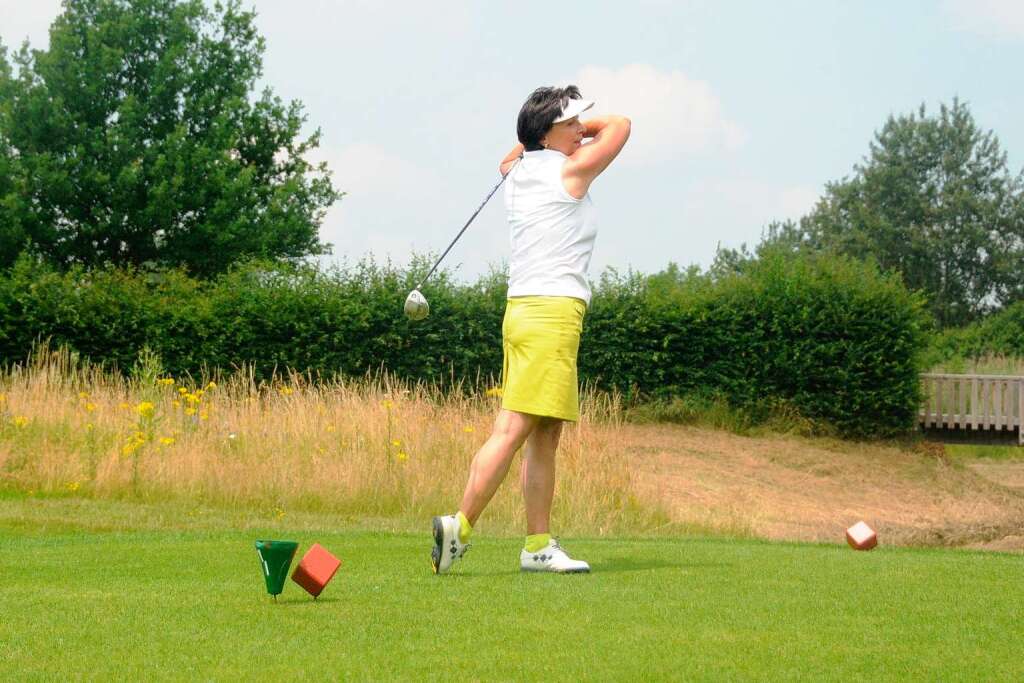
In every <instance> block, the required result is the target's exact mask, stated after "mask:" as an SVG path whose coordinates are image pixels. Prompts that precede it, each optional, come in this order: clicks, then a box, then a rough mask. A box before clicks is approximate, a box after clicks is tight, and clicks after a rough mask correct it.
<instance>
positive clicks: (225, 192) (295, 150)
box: [0, 0, 341, 276]
mask: <svg viewBox="0 0 1024 683" xmlns="http://www.w3.org/2000/svg"><path fill="white" fill-rule="evenodd" d="M254 18H255V15H254V13H253V12H249V11H242V10H241V9H240V2H239V0H228V2H227V3H226V4H221V3H219V2H218V3H216V4H214V5H213V6H212V7H208V6H207V4H206V3H204V2H203V0H64V3H63V11H62V13H61V15H60V16H59V17H58V18H57V19H56V21H55V22H54V23H53V25H52V26H51V29H50V47H49V49H48V50H45V51H44V50H29V48H28V46H27V45H25V46H23V47H22V48H21V50H20V51H19V52H18V53H17V54H16V55H15V63H16V64H17V66H18V69H17V74H16V75H12V74H11V72H10V70H6V71H4V72H3V73H0V93H2V97H3V99H2V101H0V141H4V140H6V141H7V142H8V144H9V145H10V148H11V150H13V154H14V156H15V157H16V161H17V166H18V167H19V168H20V173H21V177H23V178H24V179H25V188H24V196H25V197H26V200H25V201H23V202H21V203H20V205H19V206H18V207H17V210H16V211H15V217H14V218H15V220H13V221H11V222H6V223H5V224H2V225H0V243H4V244H9V243H11V242H12V240H19V241H20V240H21V239H22V237H24V238H27V239H28V240H29V241H30V242H31V244H32V246H33V248H34V249H35V250H36V251H38V252H39V253H40V254H42V255H43V256H45V257H46V258H47V259H49V260H50V261H52V262H53V263H55V264H58V265H60V266H68V265H71V264H75V263H78V264H83V265H86V266H94V265H99V264H102V263H113V264H117V265H136V266H139V265H155V266H185V267H186V268H188V269H189V270H190V271H192V272H194V273H196V274H198V275H201V276H210V275H213V274H215V273H218V272H222V271H224V270H225V269H226V268H227V267H228V266H229V265H230V264H231V263H233V262H235V261H237V260H238V259H240V258H242V257H248V256H255V257H264V258H296V257H302V256H305V255H310V254H320V253H325V252H326V251H328V250H329V247H330V245H325V244H321V243H320V241H319V238H318V226H319V223H320V220H321V219H322V217H323V214H324V212H325V211H326V209H327V208H328V207H329V206H330V205H331V204H332V203H333V202H335V201H336V200H337V199H338V198H339V197H340V196H341V195H340V194H339V193H338V192H336V191H335V189H334V187H333V186H332V184H331V181H330V174H329V172H328V170H327V168H326V165H324V164H320V165H318V166H313V165H311V164H310V163H309V162H308V161H306V159H305V158H304V155H305V154H306V153H307V152H309V151H310V150H311V149H314V148H316V147H317V146H318V145H319V138H320V133H319V131H317V132H315V133H314V134H313V135H311V136H310V137H309V138H307V139H304V140H303V139H301V138H300V128H301V126H302V125H303V123H304V121H305V117H304V115H303V113H302V105H301V103H299V102H291V103H289V104H287V105H286V104H285V103H283V102H282V101H281V100H280V98H278V97H276V96H274V94H273V93H272V92H271V90H270V89H265V90H263V92H262V93H261V94H260V95H259V96H258V97H256V96H255V94H254V88H255V83H256V80H257V78H259V77H260V75H261V72H262V55H263V51H264V40H263V38H262V37H260V36H259V35H258V34H257V31H256V28H255V25H254ZM0 163H3V162H0ZM0 182H2V181H0ZM13 257H14V254H13V253H10V252H9V251H7V250H5V251H4V253H3V256H0V259H2V260H5V261H10V260H12V259H13Z"/></svg>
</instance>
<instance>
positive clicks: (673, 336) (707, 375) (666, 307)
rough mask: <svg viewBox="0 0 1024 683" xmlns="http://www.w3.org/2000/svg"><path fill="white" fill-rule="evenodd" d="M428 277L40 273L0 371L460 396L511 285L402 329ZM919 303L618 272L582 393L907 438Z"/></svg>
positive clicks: (596, 311)
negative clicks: (439, 390)
mask: <svg viewBox="0 0 1024 683" xmlns="http://www.w3.org/2000/svg"><path fill="white" fill-rule="evenodd" d="M423 265H424V264H418V265H416V266H414V267H413V268H412V269H410V270H409V271H405V270H399V269H396V268H393V267H390V266H379V265H375V264H373V263H372V262H364V263H362V264H360V265H358V266H356V267H353V268H348V269H333V270H329V271H320V270H316V269H313V268H308V267H289V266H283V265H267V264H258V263H253V264H248V265H244V266H240V267H237V268H235V269H234V270H232V271H231V272H230V273H228V274H226V275H224V276H222V277H220V278H218V279H216V280H213V281H198V280H194V279H191V278H189V277H187V276H186V275H184V274H183V273H180V272H174V271H172V272H157V273H137V272H131V271H123V270H113V269H109V270H95V271H82V270H77V269H72V270H70V271H68V272H66V273H58V272H55V271H53V270H52V269H50V268H48V267H47V266H44V265H42V264H40V263H37V262H35V261H32V260H31V259H29V258H22V259H20V260H19V261H18V262H17V263H16V264H15V266H14V267H13V268H12V269H11V270H9V271H8V272H6V273H4V274H3V275H2V276H0V362H6V363H10V362H17V361H21V360H24V358H25V357H26V355H27V354H28V352H29V350H30V348H31V346H32V344H33V343H34V342H36V341H37V340H40V339H49V340H50V343H51V344H53V345H67V346H68V347H70V348H72V349H74V350H76V351H78V352H79V353H80V354H82V355H83V356H85V357H87V358H89V359H91V360H92V361H93V362H98V363H106V364H110V365H113V366H116V367H118V368H121V369H124V368H129V367H130V366H131V364H132V363H133V362H134V360H135V359H136V358H137V356H138V352H139V350H140V349H141V348H142V347H143V346H144V345H148V346H149V347H150V348H151V349H153V350H154V351H156V352H157V353H158V354H159V355H160V357H161V358H162V360H163V362H164V365H165V367H166V368H167V369H168V371H169V372H171V373H174V374H175V375H182V374H184V373H191V374H193V375H200V374H202V373H203V372H204V371H209V370H212V369H214V368H220V369H225V370H230V369H232V368H234V367H237V366H239V365H242V364H249V365H251V366H252V367H253V368H254V371H255V373H256V376H257V377H258V378H264V379H265V378H269V377H271V376H272V375H273V373H274V372H275V371H277V372H283V371H285V370H286V369H297V370H301V371H312V372H319V373H321V374H323V375H325V376H331V375H333V374H335V373H341V374H344V375H349V376H352V375H362V374H365V373H367V372H374V371H377V370H380V369H386V370H388V371H390V372H392V373H395V374H397V375H399V376H401V377H404V378H408V379H412V380H425V381H430V382H437V383H440V384H448V383H450V382H452V381H453V380H454V381H460V380H464V381H468V382H470V383H473V384H475V383H477V382H480V381H488V380H489V379H490V378H493V377H494V376H495V375H497V374H498V373H499V372H500V368H501V318H502V315H503V309H504V300H505V293H506V285H505V281H504V278H503V277H502V276H501V275H500V274H497V273H496V274H492V275H490V276H487V277H484V278H481V279H480V280H479V281H478V282H476V283H474V284H462V283H457V282H454V281H453V280H452V279H451V277H450V275H449V274H447V273H441V274H440V276H438V277H437V278H436V279H434V280H432V281H431V282H430V283H429V284H428V285H427V286H426V287H425V288H424V293H425V294H426V296H427V298H428V299H429V300H430V303H431V311H432V314H431V316H430V317H429V318H427V319H426V320H424V321H421V322H417V323H412V322H409V321H407V320H406V319H405V317H404V316H403V315H402V313H401V309H402V303H403V301H404V299H405V296H406V294H407V293H408V292H409V290H410V289H411V288H412V287H413V285H414V284H415V282H416V277H418V276H419V275H421V274H422V271H423ZM926 334H927V316H926V314H925V313H924V304H923V301H922V300H921V299H920V298H919V297H917V296H915V295H911V294H909V293H908V292H907V291H906V290H905V289H904V288H903V287H902V285H901V284H900V283H899V280H898V279H897V278H894V277H888V276H882V275H880V274H879V273H878V272H877V271H875V270H874V269H873V268H872V267H870V266H867V265H863V264H860V263H856V262H853V261H849V260H845V259H841V258H834V257H822V256H818V257H799V258H797V257H791V256H781V255H780V256H768V257H765V258H764V259H762V260H761V261H760V262H757V263H755V264H753V265H752V266H751V267H750V268H749V269H748V271H747V272H745V273H743V274H742V275H736V276H731V277H727V278H724V279H719V280H712V279H711V278H710V277H708V276H706V275H702V274H700V273H698V272H696V271H694V270H690V271H687V272H680V271H678V270H676V269H674V268H670V269H669V270H667V271H665V272H663V273H659V274H657V275H653V276H641V275H636V274H631V275H628V276H620V275H618V274H616V273H614V272H609V273H606V274H605V275H604V276H603V277H602V278H601V281H600V282H599V283H597V285H596V287H595V296H594V301H593V303H592V306H591V308H590V310H589V311H588V313H587V319H586V322H585V324H584V337H583V341H582V345H581V351H580V359H579V362H580V372H581V379H582V380H583V381H590V382H592V383H594V384H595V385H596V386H598V387H599V388H603V389H618V390H620V391H622V392H624V393H626V394H627V395H629V396H631V397H634V398H637V399H647V398H669V397H673V396H682V395H694V394H698V395H704V396H715V397H722V398H725V399H726V400H728V402H729V403H731V404H732V405H734V406H738V407H749V408H750V409H751V410H755V409H756V408H757V407H758V406H763V405H765V404H766V403H770V402H772V401H777V400H782V401H786V402H788V403H789V404H791V405H792V406H793V407H795V408H796V409H797V410H798V411H799V412H800V413H801V414H803V415H804V416H806V417H809V418H813V419H820V420H825V421H827V422H829V423H831V424H834V425H835V426H836V427H838V428H839V429H840V431H842V432H843V433H847V434H855V435H887V434H893V433H896V432H899V431H902V430H905V429H907V428H909V427H910V426H911V425H912V424H913V419H914V414H915V413H916V410H917V405H918V402H919V396H918V393H917V392H918V381H917V373H918V372H919V371H920V370H921V357H920V350H921V349H922V348H923V347H924V346H925V339H926Z"/></svg>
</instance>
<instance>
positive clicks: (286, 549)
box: [256, 541, 299, 600]
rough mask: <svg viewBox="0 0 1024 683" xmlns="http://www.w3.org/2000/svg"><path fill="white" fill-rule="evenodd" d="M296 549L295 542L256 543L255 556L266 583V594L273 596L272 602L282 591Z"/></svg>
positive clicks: (297, 545) (297, 547)
mask: <svg viewBox="0 0 1024 683" xmlns="http://www.w3.org/2000/svg"><path fill="white" fill-rule="evenodd" d="M298 549H299V544H298V543H296V542H295V541H256V554H257V555H259V558H260V569H261V570H263V579H264V580H265V581H266V582H267V592H268V593H270V594H271V595H273V596H274V600H277V596H278V595H280V594H281V591H283V590H284V581H285V579H287V578H288V569H289V568H290V567H291V566H292V558H293V557H295V551H296V550H298Z"/></svg>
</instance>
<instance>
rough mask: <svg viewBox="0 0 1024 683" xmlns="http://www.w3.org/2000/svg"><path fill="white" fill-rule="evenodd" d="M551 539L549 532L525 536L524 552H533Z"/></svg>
mask: <svg viewBox="0 0 1024 683" xmlns="http://www.w3.org/2000/svg"><path fill="white" fill-rule="evenodd" d="M550 541H551V534H533V535H531V536H527V537H526V546H525V548H526V552H528V553H535V552H537V551H538V550H540V549H541V548H543V547H545V546H546V545H547V544H548V543H549V542H550Z"/></svg>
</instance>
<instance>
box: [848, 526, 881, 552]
mask: <svg viewBox="0 0 1024 683" xmlns="http://www.w3.org/2000/svg"><path fill="white" fill-rule="evenodd" d="M846 542H847V543H849V544H850V547H851V548H853V549H854V550H871V549H872V548H874V547H875V546H876V545H878V535H877V534H876V533H875V530H874V529H872V528H871V527H869V526H868V525H867V524H865V523H864V522H857V523H856V524H854V525H853V526H851V527H850V528H849V529H847V530H846Z"/></svg>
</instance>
